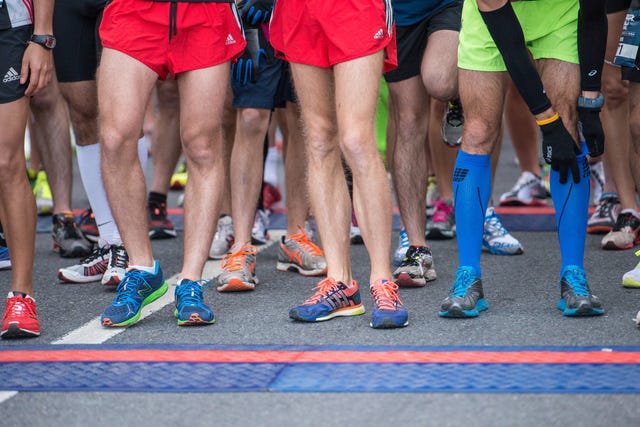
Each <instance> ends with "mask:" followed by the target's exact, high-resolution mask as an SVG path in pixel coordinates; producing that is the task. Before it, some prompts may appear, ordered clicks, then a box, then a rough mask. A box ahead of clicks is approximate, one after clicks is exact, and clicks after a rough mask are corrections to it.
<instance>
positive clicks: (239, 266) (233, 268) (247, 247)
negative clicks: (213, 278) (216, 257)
mask: <svg viewBox="0 0 640 427" xmlns="http://www.w3.org/2000/svg"><path fill="white" fill-rule="evenodd" d="M257 253H258V248H256V247H255V246H253V245H251V244H249V243H242V242H238V243H236V244H234V245H233V246H232V247H231V249H229V253H228V254H227V255H225V256H224V258H222V273H220V274H219V275H218V288H217V289H218V291H219V292H239V291H252V290H253V289H255V287H256V285H257V284H258V278H257V277H256V274H255V271H256V254H257Z"/></svg>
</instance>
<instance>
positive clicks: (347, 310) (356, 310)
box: [289, 304, 365, 322]
mask: <svg viewBox="0 0 640 427" xmlns="http://www.w3.org/2000/svg"><path fill="white" fill-rule="evenodd" d="M364 313H365V310H364V306H363V305H362V304H358V305H355V306H352V307H344V308H340V309H338V310H335V311H332V312H331V313H329V314H327V315H326V316H320V317H316V318H314V319H306V318H304V317H302V316H300V315H298V312H297V310H296V309H295V308H294V309H292V310H291V311H289V317H290V318H291V319H293V320H298V321H300V322H324V321H325V320H331V319H333V318H336V317H349V316H359V315H361V314H364Z"/></svg>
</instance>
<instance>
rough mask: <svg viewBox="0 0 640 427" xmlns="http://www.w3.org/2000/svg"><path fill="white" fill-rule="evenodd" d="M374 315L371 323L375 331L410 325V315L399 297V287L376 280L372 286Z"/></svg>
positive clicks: (383, 280)
mask: <svg viewBox="0 0 640 427" xmlns="http://www.w3.org/2000/svg"><path fill="white" fill-rule="evenodd" d="M370 292H371V301H373V313H372V314H371V323H370V324H369V325H370V326H371V327H372V328H374V329H391V328H403V327H405V326H407V325H408V324H409V313H407V310H405V308H404V306H403V305H402V301H401V300H400V296H399V295H398V285H396V284H395V283H393V282H390V281H388V280H385V279H379V280H376V281H375V282H374V283H373V285H371V289H370Z"/></svg>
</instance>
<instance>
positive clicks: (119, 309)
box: [101, 261, 169, 326]
mask: <svg viewBox="0 0 640 427" xmlns="http://www.w3.org/2000/svg"><path fill="white" fill-rule="evenodd" d="M155 264H156V266H155V268H156V269H155V272H154V273H153V274H151V273H147V272H146V271H141V270H127V272H126V273H125V275H124V277H123V278H122V281H121V282H120V284H119V285H118V287H117V289H116V291H117V292H118V295H116V297H115V299H114V300H113V302H112V303H111V305H110V306H108V307H107V308H105V309H104V313H102V317H101V321H102V326H129V325H132V324H134V323H136V322H137V321H138V319H140V312H141V311H142V307H144V306H145V305H147V304H149V303H151V302H153V301H155V300H157V299H158V298H160V297H161V296H162V295H164V294H165V292H167V289H168V288H169V286H168V285H167V282H166V281H165V280H164V275H163V274H162V269H161V268H160V264H159V263H158V261H156V262H155Z"/></svg>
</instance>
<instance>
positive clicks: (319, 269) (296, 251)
mask: <svg viewBox="0 0 640 427" xmlns="http://www.w3.org/2000/svg"><path fill="white" fill-rule="evenodd" d="M276 269H277V270H278V271H291V272H294V273H299V274H302V275H303V276H321V275H323V274H327V262H326V261H325V259H324V253H323V252H322V249H320V248H319V247H318V246H317V245H316V244H315V243H313V242H312V241H311V240H309V238H308V237H307V235H306V234H305V232H304V229H302V228H298V231H297V232H296V233H294V234H292V235H290V236H289V237H287V238H285V237H284V236H282V240H281V241H280V249H279V250H278V263H277V265H276Z"/></svg>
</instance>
